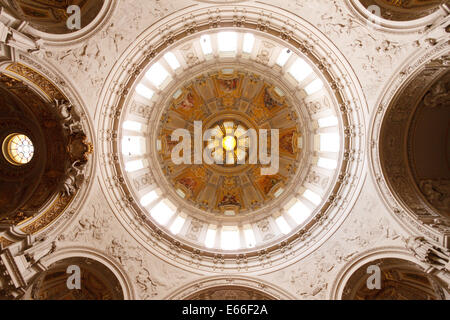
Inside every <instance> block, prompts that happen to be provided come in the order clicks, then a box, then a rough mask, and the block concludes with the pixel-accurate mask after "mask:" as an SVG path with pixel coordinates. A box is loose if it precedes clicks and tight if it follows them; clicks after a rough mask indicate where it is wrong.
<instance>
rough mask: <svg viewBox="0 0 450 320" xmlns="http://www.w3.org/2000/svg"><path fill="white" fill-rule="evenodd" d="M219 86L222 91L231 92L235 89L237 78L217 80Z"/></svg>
mask: <svg viewBox="0 0 450 320" xmlns="http://www.w3.org/2000/svg"><path fill="white" fill-rule="evenodd" d="M219 83H220V88H221V89H222V90H223V91H226V92H231V91H234V90H236V88H237V85H238V79H230V80H219Z"/></svg>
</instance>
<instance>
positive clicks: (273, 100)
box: [250, 83, 287, 123]
mask: <svg viewBox="0 0 450 320" xmlns="http://www.w3.org/2000/svg"><path fill="white" fill-rule="evenodd" d="M286 108H287V103H286V101H285V98H284V97H282V96H280V95H279V94H278V93H277V90H276V89H275V87H273V86H271V85H269V84H267V83H265V84H264V86H263V88H262V89H261V90H260V92H259V93H258V94H257V95H256V96H255V98H254V100H253V105H252V107H251V109H250V114H251V116H252V117H254V118H255V120H256V121H257V122H258V123H263V122H265V121H267V120H269V119H270V118H272V117H273V116H274V115H276V114H277V113H279V112H280V111H282V110H283V109H286Z"/></svg>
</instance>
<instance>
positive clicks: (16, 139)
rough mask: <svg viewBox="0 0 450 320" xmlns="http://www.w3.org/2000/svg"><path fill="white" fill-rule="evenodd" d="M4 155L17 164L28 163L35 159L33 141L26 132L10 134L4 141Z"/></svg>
mask: <svg viewBox="0 0 450 320" xmlns="http://www.w3.org/2000/svg"><path fill="white" fill-rule="evenodd" d="M2 149H3V156H4V157H5V159H6V160H8V162H9V163H11V164H13V165H15V166H21V165H24V164H27V163H29V162H30V161H31V159H33V155H34V145H33V142H32V141H31V140H30V138H28V137H27V136H26V135H24V134H20V133H13V134H10V135H9V136H8V137H6V139H5V140H4V141H3V148H2Z"/></svg>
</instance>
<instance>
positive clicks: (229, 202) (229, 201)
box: [219, 194, 241, 207]
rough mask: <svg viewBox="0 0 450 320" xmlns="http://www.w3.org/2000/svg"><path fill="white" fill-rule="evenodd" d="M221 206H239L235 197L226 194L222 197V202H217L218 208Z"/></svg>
mask: <svg viewBox="0 0 450 320" xmlns="http://www.w3.org/2000/svg"><path fill="white" fill-rule="evenodd" d="M223 206H239V207H240V206H241V204H240V203H239V201H238V200H237V199H236V196H235V195H233V194H226V195H224V196H223V198H222V200H221V201H220V202H219V207H223Z"/></svg>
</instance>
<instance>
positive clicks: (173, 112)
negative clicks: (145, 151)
mask: <svg viewBox="0 0 450 320" xmlns="http://www.w3.org/2000/svg"><path fill="white" fill-rule="evenodd" d="M196 79H197V80H196V81H194V82H193V83H188V84H187V85H185V86H183V87H181V88H179V89H178V90H177V91H176V92H175V94H174V95H173V98H172V100H171V101H169V103H168V106H169V107H168V110H167V111H166V112H165V113H164V116H163V117H162V120H161V123H160V127H159V142H158V143H159V144H160V145H159V149H158V152H159V157H160V160H161V166H162V169H163V172H164V174H165V175H167V177H168V180H169V181H170V183H171V184H172V186H173V187H174V190H176V191H177V192H176V194H174V196H176V197H178V196H181V197H182V198H183V200H185V201H187V202H188V203H189V204H193V205H194V206H195V207H196V208H199V209H201V210H204V211H206V212H209V213H213V214H218V215H223V214H231V213H232V212H233V213H234V214H237V215H238V214H245V213H247V212H249V211H250V210H253V209H255V208H259V207H261V206H262V205H264V204H266V203H267V202H269V201H271V200H273V199H274V198H275V196H274V194H275V193H276V192H277V191H278V190H282V187H283V186H285V185H286V184H287V183H288V181H289V176H290V175H289V174H287V172H286V174H285V173H283V174H281V173H280V174H275V175H270V176H263V175H261V169H262V168H263V166H262V165H261V164H260V163H256V164H250V161H249V154H250V151H251V149H250V147H252V148H254V147H255V145H252V144H256V150H258V143H259V137H258V135H259V132H260V130H261V129H266V130H267V129H269V130H270V129H278V130H279V139H280V140H279V152H280V156H281V157H283V160H282V166H283V168H282V169H281V170H282V171H283V172H285V171H286V169H285V168H297V167H298V166H296V165H294V163H295V162H296V161H297V160H298V158H299V157H298V156H299V154H300V153H301V151H302V150H301V149H300V148H299V147H298V138H299V137H300V136H301V133H300V130H299V129H298V128H297V122H296V120H295V117H293V116H292V110H291V108H290V106H289V105H288V103H287V101H286V98H285V97H284V94H283V93H282V92H281V90H280V89H278V88H276V87H274V86H272V85H271V84H270V83H268V82H266V81H264V80H262V79H261V78H260V77H257V76H255V75H252V74H244V73H241V72H239V71H238V70H232V69H225V70H221V71H217V72H215V73H211V74H208V75H202V76H199V77H197V78H196ZM258 112H260V113H258ZM194 121H201V122H202V133H205V131H206V130H207V129H211V130H213V132H215V135H214V136H213V137H212V138H211V139H209V140H207V141H203V143H202V148H203V149H202V150H203V152H205V150H206V151H207V152H210V154H211V155H212V157H213V158H214V160H216V161H215V162H214V163H213V164H210V165H207V164H205V163H203V164H194V158H193V155H192V156H191V162H190V164H185V163H183V164H180V165H175V164H174V163H173V162H172V160H171V152H172V150H173V148H174V147H175V146H177V145H178V144H179V143H181V142H182V138H181V139H180V140H179V141H172V140H171V134H172V132H173V131H174V130H175V129H177V128H183V129H186V130H188V131H189V132H190V133H191V137H193V132H194V129H193V123H194ZM249 129H254V130H255V132H256V133H257V136H256V140H255V141H254V139H253V138H250V137H249V136H248V134H249V133H248V130H249ZM216 136H218V138H220V139H224V138H226V137H229V139H231V140H230V146H228V148H229V149H226V147H224V146H223V141H222V140H221V141H222V142H220V141H219V142H217V141H215V140H216V138H217V137H216ZM270 150H271V137H270V135H269V139H268V151H269V152H270ZM191 152H192V153H193V152H194V140H191ZM180 156H182V154H181V153H180ZM219 160H221V163H220V162H219ZM229 161H230V162H229ZM242 162H243V164H241V163H242Z"/></svg>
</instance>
